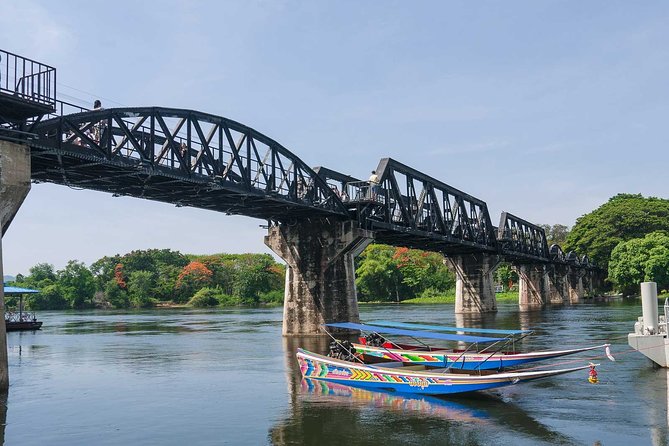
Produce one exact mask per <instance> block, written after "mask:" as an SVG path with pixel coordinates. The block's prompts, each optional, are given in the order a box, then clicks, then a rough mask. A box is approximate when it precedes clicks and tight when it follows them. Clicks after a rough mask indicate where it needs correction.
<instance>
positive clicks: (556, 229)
mask: <svg viewBox="0 0 669 446" xmlns="http://www.w3.org/2000/svg"><path fill="white" fill-rule="evenodd" d="M539 226H541V227H542V228H543V229H544V232H545V233H546V242H547V243H548V246H549V247H550V246H551V245H553V244H556V245H560V246H564V244H565V242H566V241H567V236H568V235H569V227H568V226H565V225H561V224H559V223H558V224H555V225H552V226H551V225H539Z"/></svg>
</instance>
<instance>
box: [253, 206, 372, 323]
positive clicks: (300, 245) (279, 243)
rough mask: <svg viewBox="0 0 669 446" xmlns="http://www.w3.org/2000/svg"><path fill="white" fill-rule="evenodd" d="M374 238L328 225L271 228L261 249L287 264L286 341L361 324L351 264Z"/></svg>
mask: <svg viewBox="0 0 669 446" xmlns="http://www.w3.org/2000/svg"><path fill="white" fill-rule="evenodd" d="M372 235H373V234H372V232H370V231H365V230H362V229H360V228H357V227H355V226H354V224H353V222H339V221H328V220H326V219H323V220H311V221H302V222H298V223H296V224H294V225H289V224H284V223H282V224H280V225H278V226H271V227H270V228H269V231H268V235H267V236H266V237H265V244H266V245H267V246H268V247H269V248H270V249H271V250H272V251H274V252H275V253H276V254H277V255H278V256H280V257H281V258H282V259H283V260H284V261H285V262H286V264H287V266H286V291H285V296H284V304H283V335H284V336H297V335H318V334H323V330H322V329H321V327H320V325H321V324H323V323H326V322H339V321H358V320H359V318H360V315H359V312H358V299H357V296H356V289H355V268H354V266H353V259H354V258H355V257H356V256H357V255H359V254H360V253H361V252H362V250H363V249H365V247H366V246H367V245H368V244H369V243H370V242H371V241H372Z"/></svg>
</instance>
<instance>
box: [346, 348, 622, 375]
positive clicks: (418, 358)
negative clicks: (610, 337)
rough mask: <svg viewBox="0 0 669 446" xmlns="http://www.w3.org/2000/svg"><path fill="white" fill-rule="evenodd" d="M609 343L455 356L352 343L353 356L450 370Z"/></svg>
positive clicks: (524, 361)
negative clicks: (358, 354) (559, 348)
mask: <svg viewBox="0 0 669 446" xmlns="http://www.w3.org/2000/svg"><path fill="white" fill-rule="evenodd" d="M608 346H609V344H603V345H597V346H594V347H584V348H576V349H570V350H551V351H540V352H528V353H494V354H493V353H485V352H484V353H476V352H472V353H464V354H462V353H458V352H449V351H446V350H442V351H438V350H437V351H426V350H421V349H419V348H416V349H410V350H406V349H395V348H386V347H375V346H371V345H363V344H353V347H354V348H355V350H356V352H357V353H364V354H365V355H369V356H375V357H378V358H383V359H387V360H390V361H400V362H404V363H407V364H420V365H427V366H431V367H453V368H456V369H462V370H501V369H503V368H505V367H513V366H518V365H522V364H528V363H531V362H536V361H543V360H546V359H553V358H559V357H561V356H567V355H573V354H575V353H581V352H585V351H589V350H595V349H599V348H606V347H608Z"/></svg>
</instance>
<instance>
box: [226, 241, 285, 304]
mask: <svg viewBox="0 0 669 446" xmlns="http://www.w3.org/2000/svg"><path fill="white" fill-rule="evenodd" d="M274 264H275V262H274V259H272V256H270V255H269V254H244V255H243V256H242V257H241V258H240V259H239V261H238V265H239V270H238V272H237V274H236V276H235V281H234V285H233V293H232V294H233V296H235V297H238V298H239V299H240V300H241V302H242V303H244V304H253V305H255V304H258V303H259V302H260V295H261V294H262V293H267V292H268V291H270V290H272V285H273V284H274V285H276V270H275V269H274V268H273V267H274Z"/></svg>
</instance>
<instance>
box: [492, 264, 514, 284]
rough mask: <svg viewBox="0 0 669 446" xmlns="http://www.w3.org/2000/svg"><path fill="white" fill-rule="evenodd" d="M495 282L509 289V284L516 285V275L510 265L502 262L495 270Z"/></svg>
mask: <svg viewBox="0 0 669 446" xmlns="http://www.w3.org/2000/svg"><path fill="white" fill-rule="evenodd" d="M495 281H496V282H498V283H501V284H502V285H504V286H505V287H509V284H510V283H518V273H517V272H515V271H514V270H513V268H512V266H511V264H510V263H506V262H502V263H500V264H499V266H498V267H497V269H496V270H495Z"/></svg>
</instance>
